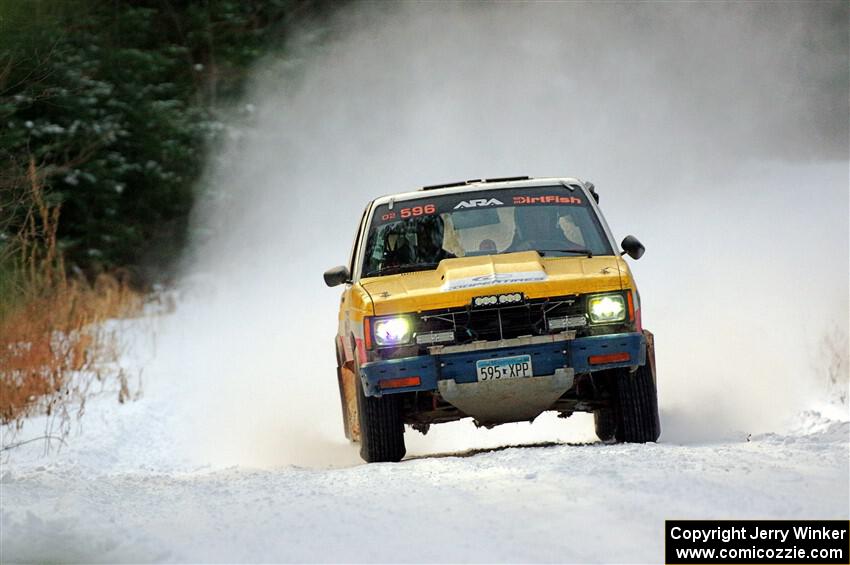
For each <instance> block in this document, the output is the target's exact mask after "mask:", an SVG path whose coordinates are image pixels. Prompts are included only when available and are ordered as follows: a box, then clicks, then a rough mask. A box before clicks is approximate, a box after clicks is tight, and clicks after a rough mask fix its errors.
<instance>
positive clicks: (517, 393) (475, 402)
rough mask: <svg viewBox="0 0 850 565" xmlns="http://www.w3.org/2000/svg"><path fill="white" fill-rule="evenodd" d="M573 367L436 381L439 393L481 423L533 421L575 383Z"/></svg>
mask: <svg viewBox="0 0 850 565" xmlns="http://www.w3.org/2000/svg"><path fill="white" fill-rule="evenodd" d="M574 380H575V375H574V373H573V370H572V369H571V368H563V369H556V370H555V374H553V375H545V376H540V377H526V378H520V379H502V380H493V381H481V382H475V383H462V384H458V383H457V382H455V381H454V380H451V379H446V380H441V381H439V382H438V383H437V387H438V388H439V390H440V394H441V395H442V396H443V398H444V399H445V400H446V402H449V403H451V404H452V405H454V406H456V407H457V408H458V410H460V411H461V412H463V413H464V414H466V415H467V416H472V417H473V418H474V419H475V423H476V424H478V425H481V426H487V427H490V426H495V425H497V424H506V423H508V422H523V421H528V420H533V419H534V418H536V417H537V416H539V415H540V413H541V412H543V411H544V410H547V409H548V408H550V407H551V406H552V405H553V404H554V403H555V401H556V400H558V398H560V397H561V395H563V394H564V393H565V392H567V391H568V390H569V389H570V388H572V386H573V381H574Z"/></svg>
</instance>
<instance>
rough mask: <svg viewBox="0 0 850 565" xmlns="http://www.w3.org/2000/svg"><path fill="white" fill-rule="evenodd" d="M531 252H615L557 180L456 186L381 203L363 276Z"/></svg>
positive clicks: (579, 199)
mask: <svg viewBox="0 0 850 565" xmlns="http://www.w3.org/2000/svg"><path fill="white" fill-rule="evenodd" d="M529 250H536V251H538V252H540V253H541V255H547V256H559V255H580V254H585V255H612V254H613V252H612V249H611V245H610V244H609V242H608V239H607V238H606V237H605V232H604V231H603V229H602V226H601V224H600V222H599V219H598V218H597V217H596V214H595V213H594V211H593V209H592V208H591V207H590V205H589V204H588V203H587V202H586V198H585V196H584V194H583V193H581V192H579V191H577V190H570V189H568V188H566V187H564V186H560V185H559V186H547V187H533V188H514V189H501V190H492V191H476V192H465V193H464V192H458V193H457V194H452V195H444V196H434V197H430V198H429V197H427V196H424V197H423V198H421V199H416V200H405V201H403V202H396V203H394V205H393V207H392V208H390V206H389V204H382V205H380V206H378V207H377V208H376V209H375V212H374V215H373V216H372V221H371V223H370V227H369V234H368V237H367V239H366V252H365V255H364V259H363V272H362V276H364V277H370V276H379V275H387V274H393V273H400V272H409V271H421V270H427V269H433V268H435V267H436V266H437V265H438V264H439V262H440V261H442V260H443V259H449V258H454V257H474V256H479V255H495V254H500V253H513V252H516V251H529Z"/></svg>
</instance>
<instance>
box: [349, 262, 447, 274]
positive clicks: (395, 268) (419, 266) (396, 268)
mask: <svg viewBox="0 0 850 565" xmlns="http://www.w3.org/2000/svg"><path fill="white" fill-rule="evenodd" d="M438 265H439V263H408V264H406V265H391V266H389V267H381V268H380V269H375V270H374V271H369V272H368V273H366V274H365V275H363V276H364V277H374V276H380V275H388V274H396V273H402V272H408V271H425V270H428V269H433V268H434V267H436V266H438Z"/></svg>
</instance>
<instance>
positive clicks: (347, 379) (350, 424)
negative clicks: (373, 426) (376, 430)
mask: <svg viewBox="0 0 850 565" xmlns="http://www.w3.org/2000/svg"><path fill="white" fill-rule="evenodd" d="M337 371H338V372H337V375H338V378H339V396H340V400H341V402H342V418H343V425H344V426H345V437H346V438H348V439H349V440H351V441H360V417H359V415H358V413H357V389H356V388H355V387H356V386H359V385H360V383H359V382H358V381H359V379H358V378H357V375H356V374H355V373H354V371H352V370H351V368H350V364H346V365H343V366H342V367H339V368H338V369H337Z"/></svg>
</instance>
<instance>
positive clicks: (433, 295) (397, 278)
mask: <svg viewBox="0 0 850 565" xmlns="http://www.w3.org/2000/svg"><path fill="white" fill-rule="evenodd" d="M621 262H622V259H621V258H620V257H614V256H604V257H593V258H587V257H582V256H580V257H576V256H568V257H545V258H544V257H541V256H540V255H539V254H538V253H537V252H536V251H523V252H521V253H506V254H502V255H486V256H482V257H461V258H457V259H444V260H443V261H441V262H440V265H439V266H438V267H437V269H435V270H432V271H417V272H412V273H401V274H397V275H389V276H385V277H374V278H365V279H361V281H360V284H361V285H362V286H363V288H364V289H365V290H366V292H368V293H369V295H370V296H371V298H372V301H373V303H374V307H375V314H376V315H383V314H395V313H401V312H418V311H424V310H435V309H441V308H452V307H458V306H465V305H467V304H469V303H470V301H471V300H472V298H473V297H475V296H481V295H486V294H494V293H500V294H501V293H508V292H522V293H524V294H525V296H526V297H528V298H543V297H548V296H563V295H568V294H583V293H590V292H605V291H610V290H620V289H621V288H622V283H621V277H620V270H621V265H620V263H621Z"/></svg>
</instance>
